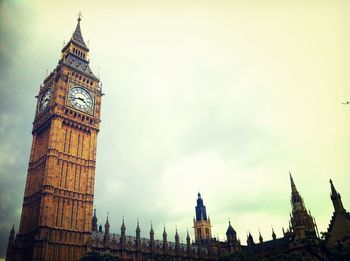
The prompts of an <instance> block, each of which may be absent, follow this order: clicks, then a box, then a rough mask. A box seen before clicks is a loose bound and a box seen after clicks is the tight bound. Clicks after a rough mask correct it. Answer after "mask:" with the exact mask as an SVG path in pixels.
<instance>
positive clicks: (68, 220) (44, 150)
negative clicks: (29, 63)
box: [6, 17, 350, 261]
mask: <svg viewBox="0 0 350 261" xmlns="http://www.w3.org/2000/svg"><path fill="white" fill-rule="evenodd" d="M80 22H81V19H80V17H79V18H78V23H77V26H76V29H75V31H74V33H73V35H72V37H71V39H70V41H69V42H68V43H67V44H66V45H65V46H64V47H63V49H62V55H61V58H60V60H59V63H58V65H57V67H56V68H55V69H54V70H53V72H52V73H51V74H50V75H48V76H47V77H46V79H44V81H43V84H41V86H40V90H39V93H38V96H37V98H38V101H37V107H36V113H35V119H34V122H33V130H32V135H33V141H32V148H31V153H30V159H29V166H28V174H27V180H26V185H25V192H24V198H23V206H22V214H21V220H20V226H19V229H18V231H17V233H16V231H15V228H14V226H13V227H12V229H11V231H10V236H9V241H8V246H7V253H6V260H9V261H10V260H17V261H19V260H37V261H39V260H52V261H56V260H57V261H58V260H62V261H67V260H80V259H82V258H83V259H84V258H85V260H87V259H86V258H87V257H88V256H90V258H91V257H92V256H93V253H94V254H95V256H96V258H97V256H101V255H108V256H109V257H110V258H111V259H110V260H113V258H114V259H115V260H134V261H141V260H193V261H194V260H338V259H335V258H347V257H348V256H347V252H346V251H347V249H348V248H349V242H350V214H349V213H348V212H347V211H346V210H345V209H344V207H343V204H342V201H341V196H340V194H339V193H338V192H337V191H336V189H335V187H334V185H333V183H332V181H331V180H330V187H331V201H332V203H333V206H334V212H333V216H332V217H331V221H330V225H329V228H328V230H327V232H324V233H322V237H321V236H320V234H319V232H318V230H317V226H316V222H315V219H314V218H313V217H312V216H311V213H310V212H309V211H307V209H306V207H305V204H304V201H303V198H302V197H301V195H300V193H299V192H298V190H297V187H296V185H295V183H294V180H293V178H292V176H291V175H290V182H291V206H292V211H291V216H290V222H289V227H288V228H286V230H285V231H283V236H282V237H281V238H277V237H276V235H275V233H274V231H273V230H272V240H269V241H264V240H263V237H262V235H261V234H260V235H259V238H258V240H254V239H253V236H252V235H251V234H250V233H249V234H248V235H247V240H246V242H240V240H239V239H238V236H237V233H236V231H235V229H234V226H233V225H232V224H231V223H230V222H229V224H228V228H227V231H226V239H225V240H224V241H220V240H218V239H217V238H215V237H213V236H212V232H211V228H212V223H211V220H210V218H209V216H208V215H207V212H206V207H205V205H204V203H203V198H202V196H201V194H200V193H198V197H197V205H196V208H195V218H194V220H193V228H194V235H195V238H194V240H191V238H190V236H189V233H188V232H187V237H186V243H180V239H179V235H178V233H177V231H176V233H175V237H174V239H173V240H172V239H170V238H168V235H167V232H166V229H165V228H164V231H163V238H162V240H156V239H155V237H154V231H153V227H152V225H151V227H150V228H149V237H148V238H141V236H140V233H141V228H140V227H139V224H138V223H137V228H136V234H135V235H134V236H129V235H126V225H125V223H124V220H122V225H121V228H120V233H116V234H115V233H111V231H110V225H109V221H108V218H107V220H106V221H105V224H104V227H102V225H100V226H98V220H97V216H96V210H93V199H94V182H95V165H96V142H97V135H98V132H99V124H100V109H101V97H102V96H103V93H102V89H101V84H100V81H99V78H98V77H96V76H95V74H94V73H93V72H92V71H91V69H90V67H89V49H88V47H87V45H86V44H85V42H84V40H83V37H82V33H81V29H80ZM334 251H335V252H334ZM336 251H338V252H336ZM89 253H90V254H89ZM254 258H255V259H254ZM89 260H93V259H89ZM96 260H98V259H96ZM339 260H341V259H339ZM344 260H347V259H344Z"/></svg>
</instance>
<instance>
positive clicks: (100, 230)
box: [98, 224, 103, 233]
mask: <svg viewBox="0 0 350 261" xmlns="http://www.w3.org/2000/svg"><path fill="white" fill-rule="evenodd" d="M98 232H101V233H102V232H103V230H102V224H100V225H99V226H98Z"/></svg>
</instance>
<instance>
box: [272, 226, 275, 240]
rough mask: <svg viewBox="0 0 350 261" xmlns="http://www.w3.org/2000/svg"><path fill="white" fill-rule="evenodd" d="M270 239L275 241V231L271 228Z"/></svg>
mask: <svg viewBox="0 0 350 261" xmlns="http://www.w3.org/2000/svg"><path fill="white" fill-rule="evenodd" d="M272 239H273V240H276V233H275V230H273V228H272Z"/></svg>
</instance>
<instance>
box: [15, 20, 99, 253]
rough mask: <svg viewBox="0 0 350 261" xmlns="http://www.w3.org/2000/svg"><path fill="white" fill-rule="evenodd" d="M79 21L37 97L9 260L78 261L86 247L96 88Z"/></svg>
mask: <svg viewBox="0 0 350 261" xmlns="http://www.w3.org/2000/svg"><path fill="white" fill-rule="evenodd" d="M80 22H81V17H80V16H79V18H78V23H77V26H76V29H75V31H74V33H73V35H72V37H71V39H70V40H69V42H68V43H67V44H66V45H65V46H64V47H63V49H62V56H61V59H60V60H59V63H58V65H57V67H56V68H55V69H54V70H53V72H51V73H50V75H49V76H48V77H47V78H46V79H44V81H43V84H41V86H40V90H39V94H38V96H37V97H38V103H37V109H36V113H35V119H34V122H33V130H32V135H33V142H32V149H31V153H30V159H29V166H28V174H27V181H26V186H25V192H24V198H23V208H22V215H21V222H20V227H19V231H18V234H17V236H16V240H15V258H14V260H78V259H79V258H80V257H81V256H82V255H83V254H84V253H85V251H86V249H87V243H88V240H89V237H90V232H91V228H92V219H91V216H92V212H93V198H94V182H95V164H96V142H97V134H98V132H99V125H100V106H101V96H102V92H101V88H100V85H99V79H98V78H97V77H96V76H95V75H94V74H93V72H92V70H91V69H90V66H89V59H88V54H89V49H88V47H87V46H86V44H85V42H84V40H83V36H82V33H81V28H80Z"/></svg>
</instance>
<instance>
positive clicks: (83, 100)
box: [77, 97, 86, 104]
mask: <svg viewBox="0 0 350 261" xmlns="http://www.w3.org/2000/svg"><path fill="white" fill-rule="evenodd" d="M77 99H78V100H81V101H82V102H84V103H85V104H86V101H85V99H83V98H81V97H77Z"/></svg>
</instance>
